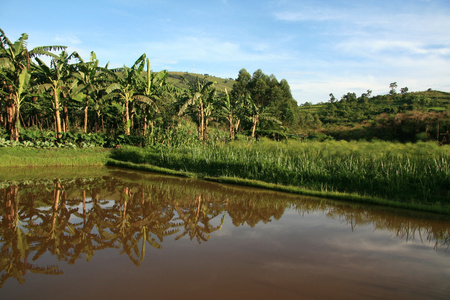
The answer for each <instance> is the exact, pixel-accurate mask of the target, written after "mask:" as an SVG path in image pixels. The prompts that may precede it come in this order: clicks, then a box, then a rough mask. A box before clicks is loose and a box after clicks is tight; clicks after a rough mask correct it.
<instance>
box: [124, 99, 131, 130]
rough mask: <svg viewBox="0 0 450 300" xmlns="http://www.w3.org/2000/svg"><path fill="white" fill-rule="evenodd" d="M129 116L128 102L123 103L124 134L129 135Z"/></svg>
mask: <svg viewBox="0 0 450 300" xmlns="http://www.w3.org/2000/svg"><path fill="white" fill-rule="evenodd" d="M129 122H130V115H129V108H128V101H125V134H126V135H130V126H129Z"/></svg>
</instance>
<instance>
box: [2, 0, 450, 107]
mask: <svg viewBox="0 0 450 300" xmlns="http://www.w3.org/2000/svg"><path fill="white" fill-rule="evenodd" d="M0 28H2V29H3V30H4V31H5V33H6V35H7V36H8V37H9V38H10V40H13V41H15V40H17V39H18V38H19V36H20V34H21V33H23V32H26V33H28V35H29V42H28V47H29V48H30V49H31V48H33V47H36V46H44V45H65V46H68V47H69V49H68V51H77V52H79V53H80V54H81V55H82V57H83V58H84V59H85V60H88V59H89V55H90V52H91V51H94V52H95V53H96V54H97V57H98V58H99V59H100V62H101V64H102V65H105V64H106V63H107V62H109V65H110V67H119V66H123V65H127V66H131V65H132V64H133V63H134V61H135V60H136V59H137V58H138V57H139V56H140V55H141V54H143V53H146V54H147V56H148V57H149V58H150V60H151V62H152V70H154V71H160V70H163V69H166V70H169V71H189V72H192V71H193V69H194V65H195V72H196V73H200V74H205V73H207V74H211V75H215V76H220V77H225V78H229V77H230V78H236V77H237V75H238V72H239V70H240V69H242V68H245V69H246V70H247V71H248V72H249V73H251V74H252V73H253V72H254V71H256V70H257V69H261V70H262V71H263V72H264V73H266V74H268V75H270V74H273V75H275V76H276V77H277V79H279V80H281V79H283V78H284V79H286V80H288V82H289V84H290V86H291V90H292V94H293V96H294V98H295V99H296V100H297V102H298V103H299V104H301V103H304V102H306V101H309V102H313V103H317V102H326V101H328V100H329V94H330V93H333V94H334V95H335V96H336V97H337V98H340V97H341V96H342V95H343V94H345V93H347V92H356V93H357V95H360V94H361V93H363V92H365V91H366V90H367V89H371V90H372V91H373V93H374V94H385V93H387V92H388V91H389V84H390V83H391V82H397V83H398V86H399V88H400V87H408V88H409V90H410V91H420V90H426V89H428V88H432V89H436V90H443V91H449V92H450V1H448V0H387V1H385V0H359V1H345V0H330V1H327V0H257V1H256V0H209V1H200V0H193V1H192V0H191V1H178V0H90V1H85V0H78V1H53V0H40V1H35V0H32V1H29V0H22V1H13V0H0Z"/></svg>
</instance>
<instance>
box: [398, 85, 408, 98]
mask: <svg viewBox="0 0 450 300" xmlns="http://www.w3.org/2000/svg"><path fill="white" fill-rule="evenodd" d="M408 90H409V89H408V87H406V86H405V87H403V88H401V89H400V93H401V94H402V95H403V96H404V95H406V94H407V93H408Z"/></svg>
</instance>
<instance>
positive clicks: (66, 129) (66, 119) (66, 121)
mask: <svg viewBox="0 0 450 300" xmlns="http://www.w3.org/2000/svg"><path fill="white" fill-rule="evenodd" d="M63 131H64V132H69V110H68V108H67V105H64V128H63Z"/></svg>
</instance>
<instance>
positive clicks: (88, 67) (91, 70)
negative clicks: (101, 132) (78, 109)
mask: <svg viewBox="0 0 450 300" xmlns="http://www.w3.org/2000/svg"><path fill="white" fill-rule="evenodd" d="M79 60H80V62H79V63H78V64H77V66H76V67H77V71H76V72H74V74H73V76H74V77H75V78H77V79H78V80H79V83H80V85H81V86H82V91H83V93H84V94H85V102H84V110H83V111H84V119H83V131H84V133H87V127H88V110H89V106H90V102H92V101H93V102H94V103H97V102H98V100H99V98H100V90H101V88H102V87H103V85H104V83H105V81H106V78H105V76H103V74H102V73H103V72H104V70H105V69H107V66H105V68H102V67H100V66H99V61H98V59H97V55H96V54H95V53H94V51H92V52H91V57H90V61H88V62H85V61H84V60H83V59H82V58H81V57H79Z"/></svg>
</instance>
